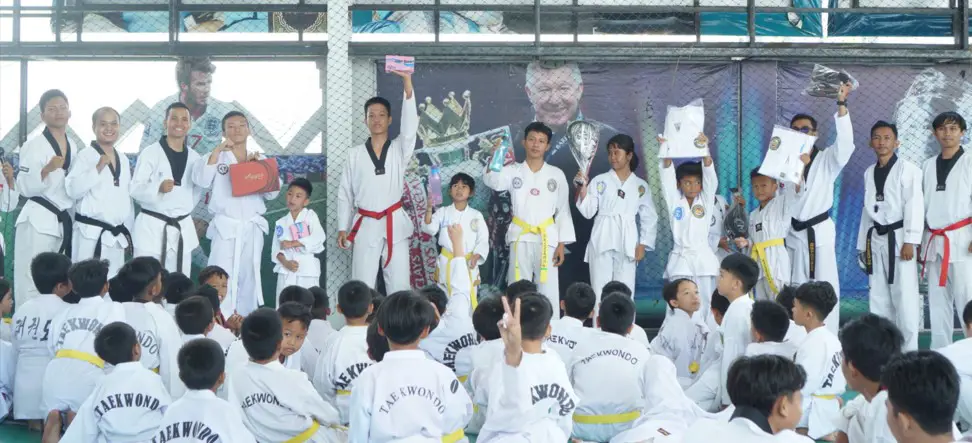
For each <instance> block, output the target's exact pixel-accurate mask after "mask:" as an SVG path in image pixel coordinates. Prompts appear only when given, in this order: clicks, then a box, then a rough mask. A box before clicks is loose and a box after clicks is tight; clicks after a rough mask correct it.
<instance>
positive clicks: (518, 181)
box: [513, 177, 523, 189]
mask: <svg viewBox="0 0 972 443" xmlns="http://www.w3.org/2000/svg"><path fill="white" fill-rule="evenodd" d="M522 187H523V179H522V178H520V177H513V189H520V188H522Z"/></svg>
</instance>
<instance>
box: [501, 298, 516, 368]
mask: <svg viewBox="0 0 972 443" xmlns="http://www.w3.org/2000/svg"><path fill="white" fill-rule="evenodd" d="M500 299H501V300H502V301H503V319H502V320H500V321H499V323H497V324H496V326H497V327H498V328H499V333H500V338H502V339H503V349H504V351H505V352H504V353H505V355H506V364H508V365H510V366H512V367H514V368H515V367H517V366H519V365H520V362H521V361H522V360H523V332H522V331H521V329H520V298H519V297H517V298H516V301H514V302H513V307H512V308H511V307H510V300H509V298H507V297H506V296H501V297H500Z"/></svg>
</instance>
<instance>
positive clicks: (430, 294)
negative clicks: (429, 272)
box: [416, 283, 449, 316]
mask: <svg viewBox="0 0 972 443" xmlns="http://www.w3.org/2000/svg"><path fill="white" fill-rule="evenodd" d="M416 292H418V293H419V294H421V295H422V296H423V297H425V298H426V300H428V301H429V303H432V305H433V306H435V309H436V310H438V311H439V315H440V316H441V315H442V314H445V312H446V308H447V307H448V305H449V295H448V294H446V292H445V290H443V289H442V288H441V287H439V285H437V284H435V283H433V284H430V285H425V286H423V287H421V288H418V289H417V290H416Z"/></svg>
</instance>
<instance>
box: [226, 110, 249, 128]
mask: <svg viewBox="0 0 972 443" xmlns="http://www.w3.org/2000/svg"><path fill="white" fill-rule="evenodd" d="M233 117H243V120H244V121H246V124H247V125H249V124H250V119H248V118H246V114H243V113H242V112H240V111H230V112H227V113H226V115H224V116H223V122H222V124H220V125H219V127H220V128H222V129H223V132H226V121H227V120H229V119H231V118H233Z"/></svg>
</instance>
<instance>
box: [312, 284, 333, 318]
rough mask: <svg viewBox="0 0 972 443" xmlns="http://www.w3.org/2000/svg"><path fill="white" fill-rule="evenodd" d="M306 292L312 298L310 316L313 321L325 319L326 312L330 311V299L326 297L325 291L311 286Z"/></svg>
mask: <svg viewBox="0 0 972 443" xmlns="http://www.w3.org/2000/svg"><path fill="white" fill-rule="evenodd" d="M308 291H310V292H311V294H312V295H313V296H314V307H313V308H312V309H311V315H313V316H314V318H315V319H326V318H327V310H328V309H331V298H330V297H328V296H327V291H325V290H324V288H322V287H320V286H311V287H310V288H308Z"/></svg>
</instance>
